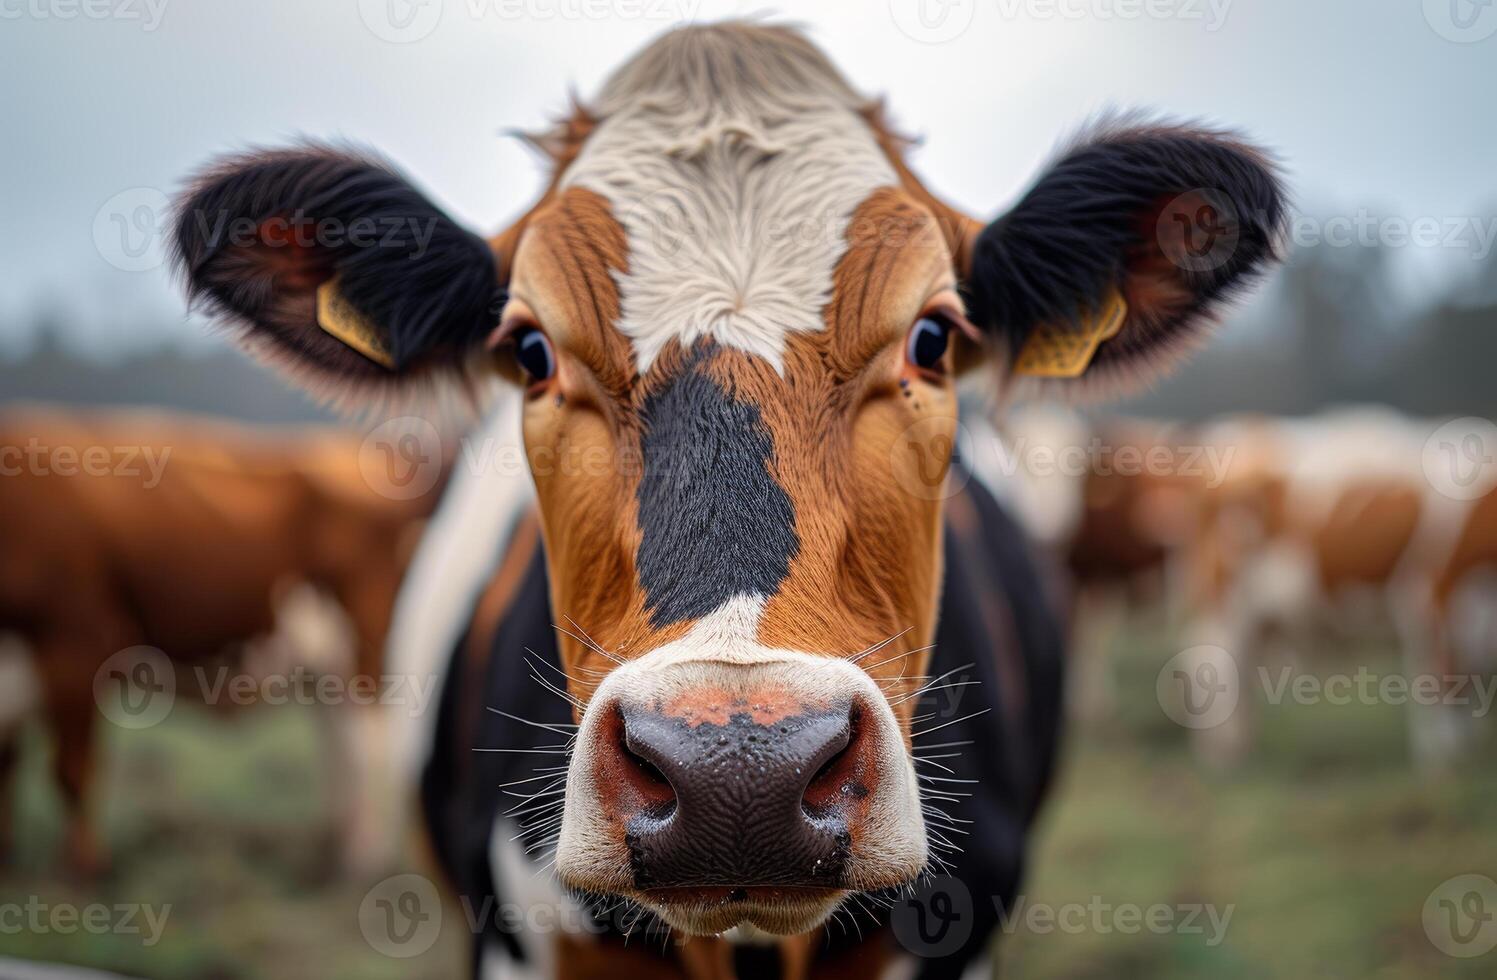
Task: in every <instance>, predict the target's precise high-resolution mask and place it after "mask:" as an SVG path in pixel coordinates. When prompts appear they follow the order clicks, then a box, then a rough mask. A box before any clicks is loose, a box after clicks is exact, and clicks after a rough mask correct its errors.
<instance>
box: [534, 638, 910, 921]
mask: <svg viewBox="0 0 1497 980" xmlns="http://www.w3.org/2000/svg"><path fill="white" fill-rule="evenodd" d="M926 846H927V844H926V836H925V827H924V822H923V820H922V817H921V812H920V802H919V792H918V788H917V781H916V778H915V774H914V768H913V764H912V762H911V760H910V755H909V752H908V749H907V747H906V743H905V740H904V737H903V735H902V733H901V731H900V728H899V724H898V722H897V720H896V718H895V715H894V713H893V711H892V710H891V709H890V707H889V704H888V701H887V700H886V699H885V698H884V696H883V694H882V693H881V692H880V690H879V688H878V686H877V685H876V684H875V683H874V682H873V680H872V679H871V678H870V677H869V676H868V675H867V674H866V673H864V672H863V671H861V670H859V669H858V668H857V667H856V666H854V665H852V664H849V663H847V662H845V661H841V660H836V659H832V658H826V657H813V656H810V655H807V654H799V653H794V652H789V651H785V652H766V653H765V654H764V655H762V656H761V657H759V658H756V659H753V660H734V661H720V660H707V659H700V658H695V657H683V656H680V655H674V654H672V653H671V652H670V651H669V650H661V651H656V653H653V654H650V655H648V656H646V657H642V658H640V659H639V660H635V661H632V662H630V663H628V664H625V665H623V666H621V667H619V668H617V669H616V670H614V671H613V672H612V673H611V674H610V675H609V676H608V677H607V678H606V679H605V680H604V682H603V683H602V685H600V687H599V688H598V691H597V693H596V694H595V696H594V697H593V699H592V701H591V702H590V703H589V705H588V708H587V710H586V712H585V713H584V715H583V720H582V724H581V727H580V729H579V731H578V736H577V743H576V749H575V752H574V754H573V759H572V763H571V765H570V768H569V770H568V776H567V791H566V802H565V804H564V809H563V816H562V826H561V834H560V838H559V841H558V845H557V862H556V863H557V869H558V871H559V873H560V875H561V878H562V881H563V882H564V883H565V884H567V885H569V886H571V887H574V888H577V889H581V890H584V891H590V892H602V893H608V894H620V895H625V896H628V897H631V898H634V899H635V900H637V901H640V902H642V903H643V904H645V905H646V906H648V907H649V908H651V909H652V910H653V911H655V912H656V913H657V914H659V915H660V916H661V917H662V918H664V919H665V920H666V922H667V923H668V924H669V925H671V926H672V927H674V928H677V929H680V930H682V931H685V932H688V933H690V934H694V935H710V934H716V933H720V932H724V931H726V930H729V929H732V928H734V927H735V926H739V925H749V926H753V927H755V928H757V929H759V930H761V931H764V932H770V933H775V934H780V935H784V934H790V933H794V932H801V931H804V930H806V929H810V928H813V927H815V926H816V925H818V924H819V923H820V922H821V921H822V920H823V919H824V918H825V917H826V916H828V915H830V914H831V912H832V911H833V910H834V909H835V908H836V906H837V904H838V903H840V902H841V901H842V900H843V899H844V898H845V897H846V896H847V894H848V893H849V892H852V891H862V890H871V889H880V888H887V887H894V886H897V885H902V884H905V883H906V882H908V881H910V880H912V879H913V878H914V877H915V876H916V875H917V874H918V873H919V872H920V870H921V869H922V868H923V867H924V865H925V861H926Z"/></svg>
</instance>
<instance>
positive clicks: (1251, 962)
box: [0, 628, 1497, 980]
mask: <svg viewBox="0 0 1497 980" xmlns="http://www.w3.org/2000/svg"><path fill="white" fill-rule="evenodd" d="M1172 649H1173V645H1172V643H1171V642H1170V641H1169V638H1168V636H1167V634H1165V633H1164V632H1163V631H1161V630H1158V629H1149V628H1139V629H1135V630H1134V631H1133V632H1132V633H1131V634H1130V635H1129V636H1128V637H1127V638H1126V640H1125V641H1124V642H1123V643H1122V645H1121V649H1119V650H1117V651H1116V655H1115V657H1114V660H1113V663H1114V667H1115V676H1116V679H1117V687H1118V693H1119V705H1120V707H1119V709H1118V710H1117V711H1116V712H1114V713H1113V714H1112V716H1111V717H1108V718H1107V719H1105V720H1102V721H1097V722H1094V723H1092V724H1091V725H1090V726H1088V727H1085V728H1073V730H1072V735H1071V739H1070V743H1069V746H1068V752H1067V757H1066V762H1065V767H1064V770H1063V773H1062V776H1061V778H1060V780H1059V783H1058V784H1057V787H1056V793H1055V795H1054V797H1053V800H1052V805H1051V807H1050V808H1049V810H1048V811H1047V813H1046V814H1045V817H1044V821H1043V825H1042V827H1041V829H1040V832H1039V834H1038V836H1037V839H1036V841H1035V848H1034V851H1033V855H1032V863H1031V873H1030V879H1029V887H1028V889H1027V892H1026V895H1025V901H1026V903H1027V904H1028V906H1030V907H1031V908H1032V907H1042V908H1044V909H1048V910H1051V911H1053V912H1056V913H1059V914H1064V912H1065V910H1066V909H1068V908H1078V907H1079V908H1081V909H1085V910H1086V913H1085V915H1084V916H1083V918H1084V920H1085V921H1084V922H1082V924H1081V927H1079V928H1066V929H1060V928H1058V927H1057V928H1050V929H1046V928H1040V929H1030V928H1027V927H1026V926H1025V925H1024V924H1022V923H1021V924H1019V925H1018V926H1017V927H1016V928H1015V929H1014V931H1013V934H1012V935H1011V936H1010V937H1009V938H1007V939H1006V940H1005V941H1004V944H1003V947H1002V956H1001V962H1002V964H1003V966H1004V970H1003V973H1004V975H1006V976H1011V977H1024V978H1059V977H1070V978H1078V977H1079V978H1090V977H1096V978H1099V980H1100V978H1106V980H1126V978H1133V977H1137V978H1141V980H1142V978H1147V980H1171V978H1186V977H1201V976H1210V977H1217V978H1237V977H1241V978H1252V980H1262V978H1266V977H1286V978H1303V977H1317V978H1326V977H1331V978H1338V977H1347V978H1352V977H1355V978H1365V977H1372V978H1382V980H1405V978H1406V980H1415V978H1419V980H1422V978H1426V977H1435V976H1439V977H1492V976H1494V975H1497V952H1492V953H1488V954H1486V955H1485V956H1481V957H1477V958H1473V959H1457V958H1453V957H1450V956H1447V955H1445V954H1444V953H1442V952H1440V951H1439V950H1438V949H1437V948H1436V946H1435V945H1434V944H1433V943H1432V942H1431V941H1430V940H1429V939H1428V938H1427V936H1426V933H1425V930H1424V926H1423V924H1422V918H1421V912H1422V909H1423V906H1424V903H1425V900H1426V897H1427V896H1429V895H1430V893H1431V891H1432V890H1433V889H1435V888H1436V887H1437V886H1438V885H1440V884H1441V883H1442V882H1444V881H1446V880H1447V879H1449V878H1451V877H1452V876H1455V875H1458V874H1463V873H1482V874H1486V875H1488V876H1492V877H1497V764H1494V763H1493V759H1494V754H1493V752H1492V748H1493V744H1492V741H1491V739H1490V737H1488V738H1487V740H1486V742H1485V745H1484V747H1483V749H1482V750H1481V751H1479V752H1476V753H1474V754H1473V761H1471V762H1469V763H1468V764H1466V765H1465V766H1463V767H1462V768H1461V769H1460V771H1459V772H1458V773H1453V774H1449V775H1445V776H1429V777H1419V776H1416V775H1415V774H1414V773H1413V771H1412V768H1411V766H1410V763H1409V759H1408V755H1407V748H1406V738H1405V733H1404V726H1405V722H1406V714H1405V712H1406V709H1404V708H1402V707H1398V706H1392V705H1385V704H1379V705H1355V706H1353V705H1347V706H1335V705H1329V704H1322V705H1313V706H1307V705H1289V704H1285V705H1280V706H1267V705H1263V706H1261V708H1262V712H1263V713H1262V732H1261V737H1260V739H1259V741H1258V744H1257V746H1256V748H1255V750H1254V752H1253V753H1252V754H1251V756H1250V758H1249V760H1248V761H1247V762H1246V763H1244V764H1242V765H1241V766H1238V767H1237V768H1235V769H1232V770H1231V771H1226V772H1218V771H1213V770H1211V769H1209V768H1207V767H1204V766H1202V765H1200V764H1198V763H1197V762H1196V761H1195V760H1194V758H1193V756H1192V755H1191V753H1190V751H1189V746H1188V743H1187V741H1186V739H1185V732H1184V730H1183V729H1180V728H1178V727H1177V726H1175V725H1174V724H1172V723H1171V722H1170V721H1169V720H1168V719H1167V718H1166V717H1165V716H1164V715H1163V713H1162V712H1161V711H1160V709H1159V707H1158V706H1157V704H1156V702H1155V700H1154V680H1155V676H1156V674H1157V672H1158V669H1159V667H1160V665H1161V664H1162V663H1163V662H1164V660H1165V659H1166V658H1167V657H1168V655H1169V653H1170V652H1172ZM1358 659H1359V662H1362V663H1366V664H1369V665H1372V666H1376V665H1381V666H1382V667H1383V668H1385V669H1389V670H1391V669H1392V667H1393V665H1394V660H1393V658H1392V655H1391V652H1390V651H1380V652H1379V651H1374V652H1372V653H1367V654H1364V655H1362V656H1359V658H1358ZM1323 669H1324V670H1327V671H1337V670H1345V669H1346V665H1345V664H1336V663H1332V664H1330V665H1328V666H1326V667H1324V668H1323ZM1489 727H1491V726H1489ZM316 733H317V727H316V725H315V724H314V719H313V718H312V717H311V716H310V714H309V712H307V711H306V710H302V709H296V708H286V709H280V710H275V711H269V710H262V711H257V712H245V713H243V714H241V715H240V716H239V717H237V718H235V719H231V720H225V719H221V718H218V717H214V716H210V715H208V714H206V713H204V712H202V711H200V710H193V709H192V707H191V706H179V707H178V709H176V710H175V711H174V712H173V715H172V716H171V718H169V719H168V721H167V722H165V723H163V724H162V725H160V726H157V727H156V728H154V729H150V730H146V731H143V732H124V731H114V732H111V733H110V735H109V739H108V749H109V752H108V756H109V758H108V766H109V778H108V785H107V786H106V792H105V794H104V800H105V808H104V810H105V826H106V830H107V835H108V838H109V841H110V844H111V848H112V850H113V853H114V854H115V866H114V869H113V871H112V872H111V873H110V874H109V875H108V876H107V877H106V878H105V879H103V880H102V881H100V882H96V883H92V884H87V885H85V884H82V883H79V882H74V881H70V880H69V879H68V877H67V876H66V875H63V874H61V873H59V872H58V871H57V870H56V868H57V864H56V860H55V858H56V849H57V847H58V845H59V843H60V840H59V837H60V834H59V830H58V809H57V802H56V798H55V794H54V793H53V792H52V790H51V788H50V786H49V785H48V782H47V778H46V775H45V772H44V769H43V762H44V752H45V744H44V742H43V740H42V739H41V738H40V737H33V738H31V739H30V740H29V742H30V745H29V749H30V751H28V753H27V760H26V766H25V771H24V772H23V781H22V792H21V794H20V799H19V805H18V808H17V813H16V818H17V830H18V835H19V840H20V844H21V848H20V852H19V854H18V855H17V856H16V857H15V858H14V859H13V862H12V864H11V866H10V867H8V868H5V869H4V870H3V871H0V905H3V904H4V903H24V902H28V901H30V902H33V903H44V904H46V905H48V906H56V905H60V904H71V905H74V906H78V907H83V906H86V905H88V904H89V903H106V904H113V903H149V904H152V905H154V906H156V907H157V908H158V909H159V908H160V907H162V906H164V905H165V904H166V903H170V905H171V910H170V912H169V914H168V917H167V921H166V925H165V928H164V930H163V931H162V933H161V936H160V940H159V942H157V943H156V944H155V945H154V946H152V947H149V948H147V947H145V946H144V945H143V942H142V937H141V936H139V935H118V934H103V935H93V934H88V933H85V932H82V931H78V932H75V933H73V934H69V935H64V934H59V933H56V932H52V931H48V930H44V931H42V932H36V931H33V930H26V929H22V930H19V931H17V930H11V929H7V928H4V925H3V922H0V956H18V957H22V958H38V959H53V960H60V961H67V962H73V963H80V964H88V965H94V966H99V967H105V968H108V969H113V970H118V971H122V972H125V973H132V974H138V975H140V976H143V977H152V978H156V977H159V978H163V980H165V978H173V980H258V978H265V980H304V978H305V980H313V978H315V980H342V978H349V980H353V978H358V980H382V978H391V980H394V978H402V980H408V978H417V980H419V978H424V977H433V978H435V977H450V976H455V975H460V974H459V973H458V971H459V970H460V966H459V964H460V963H461V962H462V955H463V949H464V947H465V943H466V936H465V930H464V929H463V928H462V927H461V923H462V919H461V913H460V912H457V911H449V917H448V920H447V922H448V923H449V924H456V926H457V927H456V928H446V927H444V929H443V933H442V937H441V939H440V940H439V941H438V942H437V943H436V945H435V946H434V947H433V948H432V949H431V950H430V951H429V952H427V953H426V954H424V955H423V956H420V957H417V958H414V959H409V960H400V959H392V958H389V957H387V956H385V955H383V954H382V953H380V952H379V951H378V950H376V949H375V948H374V947H373V946H372V945H371V944H370V943H369V942H367V941H366V940H365V938H364V935H363V933H362V932H361V930H360V926H359V918H358V916H359V908H360V904H361V902H362V901H363V900H364V897H365V895H366V894H367V892H368V889H369V887H370V885H371V884H372V882H368V881H363V882H361V881H351V880H347V879H345V878H342V877H340V876H339V875H338V873H337V869H336V865H335V863H334V862H333V861H332V860H331V855H332V853H333V848H332V833H331V821H330V818H329V804H328V799H327V795H326V793H325V791H324V783H323V777H322V774H321V772H320V770H319V768H318V763H317V758H318V756H317V738H316ZM1490 734H1491V733H1490V732H1487V733H1486V735H1487V736H1490ZM1154 905H1164V906H1168V907H1169V908H1170V909H1176V908H1178V909H1180V910H1181V911H1180V912H1178V913H1174V914H1176V915H1177V916H1184V915H1185V914H1187V913H1188V911H1189V909H1190V908H1191V907H1195V906H1209V907H1210V909H1212V910H1214V912H1215V914H1216V915H1217V921H1221V919H1222V917H1224V916H1228V915H1229V916H1230V918H1229V919H1227V920H1226V922H1225V929H1224V931H1223V932H1221V934H1220V941H1219V942H1214V943H1213V941H1212V940H1213V938H1214V928H1213V926H1212V924H1211V921H1210V920H1209V918H1208V917H1207V913H1204V912H1203V913H1200V914H1198V915H1197V916H1196V917H1195V918H1194V919H1192V920H1190V921H1188V922H1187V921H1186V919H1184V918H1175V919H1173V920H1171V921H1173V922H1174V923H1175V924H1176V925H1168V924H1167V923H1163V921H1162V920H1161V925H1163V926H1164V927H1163V928H1161V929H1160V930H1159V931H1158V932H1154V931H1151V930H1150V929H1148V928H1145V927H1132V924H1131V923H1130V921H1128V920H1126V919H1125V917H1124V914H1123V912H1122V911H1121V910H1122V909H1124V908H1125V907H1137V908H1139V909H1147V908H1148V907H1149V906H1154ZM1098 910H1100V912H1099V911H1098ZM1072 914H1075V913H1072ZM1098 915H1100V916H1101V918H1100V920H1099V919H1098V918H1097V916H1098ZM1070 921H1071V922H1072V924H1073V925H1074V924H1075V921H1076V920H1074V919H1073V920H1070ZM1097 921H1100V922H1101V928H1097V927H1096V926H1095V925H1094V924H1093V923H1095V922H1097Z"/></svg>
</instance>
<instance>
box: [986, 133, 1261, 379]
mask: <svg viewBox="0 0 1497 980" xmlns="http://www.w3.org/2000/svg"><path fill="white" fill-rule="evenodd" d="M1190 194H1200V195H1204V197H1205V199H1206V200H1207V201H1209V203H1210V204H1212V205H1213V206H1214V207H1215V209H1216V211H1217V212H1219V213H1220V218H1221V219H1222V220H1223V221H1224V222H1227V223H1228V224H1229V225H1230V230H1231V234H1232V235H1233V236H1234V237H1233V238H1232V239H1231V242H1232V246H1231V249H1230V252H1229V253H1228V254H1222V255H1212V256H1210V259H1211V260H1210V261H1207V262H1202V263H1190V262H1186V263H1181V262H1179V261H1175V259H1176V256H1174V255H1172V254H1171V248H1172V246H1177V245H1178V242H1175V243H1171V242H1169V241H1165V240H1163V239H1166V238H1167V237H1168V235H1167V231H1168V229H1169V228H1170V227H1172V226H1171V224H1170V223H1169V222H1168V221H1165V222H1161V221H1160V214H1161V212H1162V211H1163V210H1164V209H1166V208H1167V207H1168V206H1169V205H1170V204H1171V202H1172V201H1175V200H1176V199H1178V198H1180V196H1181V195H1190ZM1286 207H1287V202H1286V197H1285V192H1284V190H1283V187H1282V185H1281V183H1280V180H1279V177H1278V174H1277V172H1276V169H1275V166H1274V164H1273V163H1272V161H1271V160H1270V159H1269V158H1268V157H1267V156H1266V155H1265V154H1264V153H1263V152H1261V151H1259V150H1257V149H1256V148H1254V147H1252V146H1250V145H1249V144H1247V143H1246V142H1244V141H1242V140H1241V139H1239V138H1238V137H1236V136H1235V135H1233V134H1230V133H1226V132H1222V131H1218V130H1211V129H1204V128H1199V127H1192V126H1185V125H1177V124H1169V123H1162V122H1147V121H1140V120H1139V119H1138V118H1137V117H1132V118H1123V119H1108V120H1103V121H1102V122H1101V123H1099V124H1097V125H1095V126H1093V127H1091V128H1090V129H1089V130H1087V131H1084V132H1083V133H1082V134H1081V135H1080V136H1079V137H1078V138H1077V139H1076V140H1075V141H1073V142H1072V144H1071V145H1070V147H1069V148H1068V149H1067V150H1065V151H1064V152H1063V153H1062V154H1061V156H1060V158H1059V159H1058V160H1057V161H1056V162H1055V164H1054V165H1053V166H1052V167H1051V168H1050V170H1049V171H1048V172H1047V173H1045V174H1044V175H1043V176H1042V177H1041V178H1040V179H1039V181H1038V182H1037V183H1036V184H1035V185H1034V186H1033V187H1032V188H1031V189H1030V190H1029V191H1028V193H1026V194H1025V195H1024V197H1023V199H1022V200H1020V201H1019V203H1018V204H1017V205H1015V206H1014V208H1013V209H1012V210H1011V211H1009V212H1008V213H1007V214H1005V215H1003V216H1002V217H1000V218H998V219H997V220H996V221H994V222H993V223H992V224H990V225H988V226H987V227H986V228H984V229H983V231H982V232H981V233H980V234H979V236H978V238H977V241H976V244H975V247H974V250H973V259H972V268H971V270H970V272H969V274H968V276H967V281H966V282H965V284H964V289H965V291H966V294H967V300H968V307H969V315H970V318H971V319H972V321H973V322H974V323H975V324H978V325H979V326H981V327H982V328H984V329H985V330H987V331H989V332H990V333H992V334H993V335H995V336H997V337H998V338H1000V339H1002V340H1005V341H1006V342H1007V344H1008V347H1009V349H1010V350H1011V351H1017V350H1018V349H1019V348H1020V347H1021V346H1022V345H1023V343H1024V341H1025V340H1026V339H1027V338H1028V336H1029V335H1030V333H1031V331H1033V330H1034V328H1035V327H1036V326H1038V325H1039V324H1042V323H1049V324H1056V325H1065V324H1068V323H1069V324H1075V323H1076V322H1077V317H1078V315H1079V313H1080V312H1082V311H1083V310H1086V309H1096V308H1097V307H1099V306H1100V305H1101V303H1102V302H1103V300H1104V299H1105V298H1106V296H1107V294H1108V293H1109V292H1110V291H1111V290H1112V289H1114V288H1117V289H1120V290H1122V291H1123V295H1124V298H1125V299H1127V300H1129V307H1130V316H1129V319H1128V321H1127V322H1125V325H1124V327H1123V330H1122V332H1121V333H1120V335H1119V336H1118V337H1117V338H1115V339H1114V340H1111V341H1108V342H1106V343H1104V344H1103V345H1102V347H1101V349H1100V350H1099V351H1098V353H1097V357H1096V359H1095V360H1094V361H1093V370H1092V371H1090V372H1089V375H1091V376H1095V375H1097V374H1099V373H1100V374H1104V375H1105V374H1109V373H1116V369H1117V368H1120V367H1125V366H1126V367H1136V366H1137V365H1138V363H1140V362H1145V363H1146V362H1148V361H1151V360H1159V359H1168V358H1169V357H1170V356H1171V355H1172V353H1174V351H1176V350H1178V349H1179V348H1180V347H1181V346H1182V345H1185V344H1188V343H1189V341H1190V339H1191V338H1192V337H1193V335H1194V334H1195V333H1196V332H1198V330H1199V329H1200V328H1201V327H1202V326H1204V325H1205V324H1206V323H1208V322H1209V321H1210V320H1211V318H1212V315H1213V314H1214V313H1215V312H1216V311H1217V310H1218V308H1219V307H1220V305H1221V304H1222V303H1223V302H1224V301H1226V300H1228V299H1230V298H1231V297H1232V296H1234V295H1235V294H1236V293H1238V292H1239V291H1241V290H1242V289H1244V288H1245V287H1247V286H1248V285H1250V284H1251V283H1252V282H1254V281H1255V280H1256V279H1257V278H1258V277H1259V276H1260V275H1261V274H1262V273H1263V272H1264V271H1265V269H1266V268H1267V266H1268V265H1269V264H1270V263H1271V262H1272V261H1273V260H1275V259H1276V258H1277V257H1278V256H1277V248H1278V243H1279V241H1280V239H1281V238H1282V234H1283V227H1284V224H1285V221H1286ZM1162 231H1163V232H1164V233H1162ZM1183 235H1184V231H1183V230H1182V231H1181V232H1180V236H1177V237H1181V236H1183ZM1140 269H1147V270H1149V271H1150V272H1151V273H1152V275H1153V279H1154V282H1153V284H1152V287H1153V289H1152V291H1153V295H1154V296H1155V297H1156V298H1157V296H1159V295H1161V294H1162V293H1167V294H1168V302H1163V303H1154V302H1151V301H1150V299H1151V297H1150V295H1149V294H1150V293H1151V286H1150V285H1149V284H1148V283H1143V282H1141V281H1139V280H1140V279H1141V278H1142V277H1139V276H1137V275H1136V273H1137V272H1138V271H1139V270H1140ZM1161 279H1162V280H1164V282H1163V283H1161V281H1160V280H1161ZM1161 285H1165V286H1166V287H1167V288H1166V289H1164V290H1160V289H1158V287H1159V286H1161Z"/></svg>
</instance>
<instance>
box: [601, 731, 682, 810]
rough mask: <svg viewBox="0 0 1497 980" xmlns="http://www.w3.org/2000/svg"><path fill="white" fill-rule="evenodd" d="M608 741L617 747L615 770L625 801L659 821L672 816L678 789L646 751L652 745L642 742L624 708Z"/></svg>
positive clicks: (610, 732) (615, 748)
mask: <svg viewBox="0 0 1497 980" xmlns="http://www.w3.org/2000/svg"><path fill="white" fill-rule="evenodd" d="M608 731H609V736H610V737H609V739H608V741H609V742H611V744H612V745H613V747H614V751H615V752H616V759H617V763H616V764H615V766H614V769H613V772H614V775H615V778H616V779H617V783H618V787H619V788H620V789H621V790H622V791H623V800H625V801H627V803H628V805H629V806H630V807H632V808H634V809H636V810H637V812H639V813H640V814H641V815H647V816H649V817H651V818H653V819H656V820H665V819H668V818H669V817H670V816H671V815H672V814H673V813H675V811H676V788H675V787H674V786H672V785H671V781H670V778H669V777H668V776H666V774H665V772H664V771H663V770H662V769H661V767H660V766H659V765H657V764H656V762H655V761H654V760H653V759H651V758H649V757H648V755H647V754H646V753H649V752H650V747H649V746H648V745H646V744H641V743H638V742H637V741H636V740H635V739H634V738H633V737H631V732H630V729H629V723H628V721H627V720H626V719H625V718H624V714H623V712H622V711H618V712H615V714H614V716H613V724H612V725H611V726H610V728H609V730H608Z"/></svg>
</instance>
